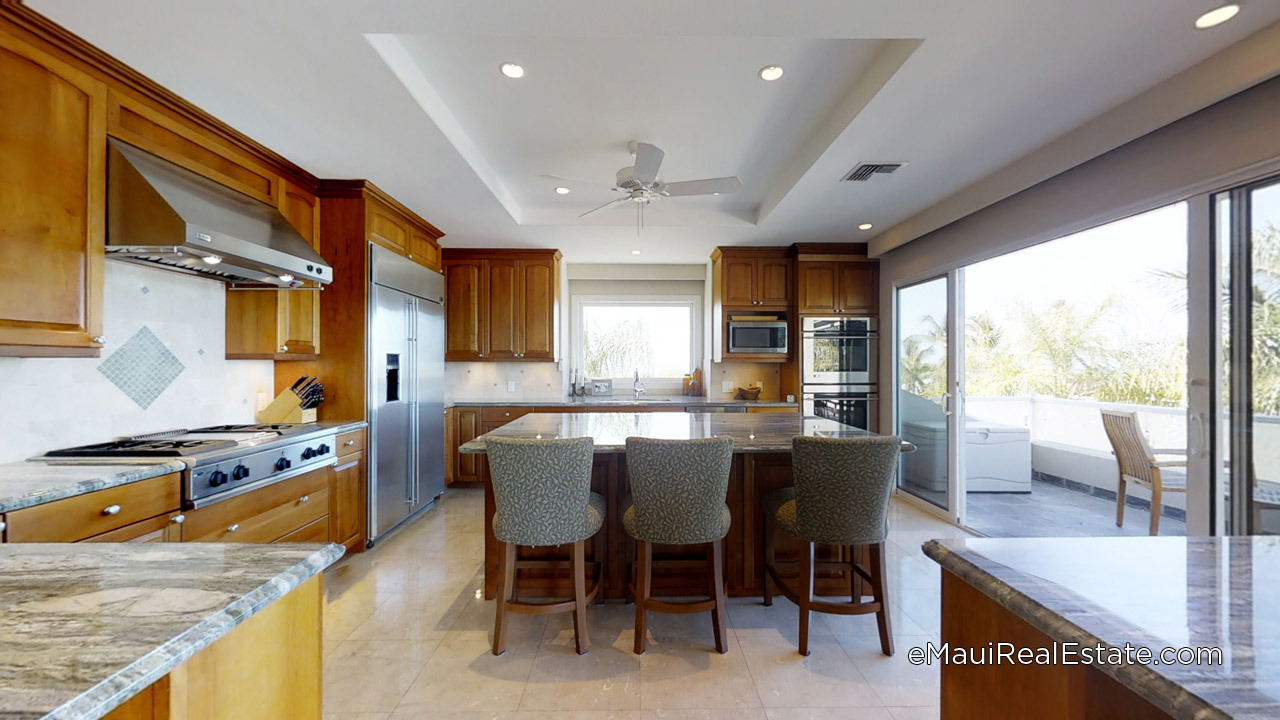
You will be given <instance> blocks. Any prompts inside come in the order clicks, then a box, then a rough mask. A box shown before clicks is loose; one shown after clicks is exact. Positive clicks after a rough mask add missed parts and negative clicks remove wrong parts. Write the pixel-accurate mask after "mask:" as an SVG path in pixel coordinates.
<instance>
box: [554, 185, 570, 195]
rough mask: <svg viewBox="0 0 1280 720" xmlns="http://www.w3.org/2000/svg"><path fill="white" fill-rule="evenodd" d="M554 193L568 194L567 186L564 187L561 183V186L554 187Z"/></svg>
mask: <svg viewBox="0 0 1280 720" xmlns="http://www.w3.org/2000/svg"><path fill="white" fill-rule="evenodd" d="M556 194H557V195H568V194H569V188H567V187H564V186H563V185H562V186H560V187H558V188H556Z"/></svg>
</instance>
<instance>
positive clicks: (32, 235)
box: [0, 27, 107, 357]
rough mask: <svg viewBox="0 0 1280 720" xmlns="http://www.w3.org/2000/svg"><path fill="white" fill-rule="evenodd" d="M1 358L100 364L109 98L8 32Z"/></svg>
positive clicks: (1, 161) (3, 37) (3, 72)
mask: <svg viewBox="0 0 1280 720" xmlns="http://www.w3.org/2000/svg"><path fill="white" fill-rule="evenodd" d="M0 77H3V78H4V81H3V82H0V108H3V109H4V110H3V115H4V119H3V120H0V188H3V192H2V193H0V355H21V356H27V357H32V356H48V355H90V356H93V355H97V354H98V352H99V350H98V348H99V347H101V343H102V342H103V341H104V338H102V337H100V336H101V334H102V272H103V268H102V263H103V242H104V238H105V233H106V229H105V228H106V215H105V198H106V180H107V175H106V146H107V140H106V117H107V88H106V85H104V84H103V83H102V82H100V81H98V80H96V79H94V78H93V77H91V76H89V75H88V74H86V73H84V72H81V71H79V70H78V69H76V68H74V67H72V66H71V65H69V64H67V63H65V62H63V61H61V60H60V59H58V58H56V57H54V56H53V55H50V54H47V53H45V52H42V51H41V50H39V49H37V48H35V47H33V46H32V45H30V44H27V43H25V42H23V41H22V40H20V39H19V38H17V37H15V36H13V35H10V34H8V33H6V32H5V31H4V29H3V28H2V27H0Z"/></svg>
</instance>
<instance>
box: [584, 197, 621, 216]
mask: <svg viewBox="0 0 1280 720" xmlns="http://www.w3.org/2000/svg"><path fill="white" fill-rule="evenodd" d="M630 199H631V197H630V196H628V197H620V198H615V199H613V200H610V201H609V202H607V203H605V204H603V205H601V206H599V207H593V208H591V209H590V210H588V211H586V212H584V213H582V214H581V215H579V216H578V217H580V218H584V217H586V216H588V215H590V214H591V213H593V212H595V211H597V210H603V209H605V208H607V207H609V206H610V205H615V204H617V203H620V202H626V201H627V200H630Z"/></svg>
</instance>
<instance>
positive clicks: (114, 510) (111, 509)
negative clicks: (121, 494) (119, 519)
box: [102, 505, 120, 515]
mask: <svg viewBox="0 0 1280 720" xmlns="http://www.w3.org/2000/svg"><path fill="white" fill-rule="evenodd" d="M102 514H103V515H119V514H120V506H119V505H108V506H106V507H104V508H102Z"/></svg>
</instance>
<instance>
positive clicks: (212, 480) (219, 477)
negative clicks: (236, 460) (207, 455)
mask: <svg viewBox="0 0 1280 720" xmlns="http://www.w3.org/2000/svg"><path fill="white" fill-rule="evenodd" d="M226 484H227V474H226V473H224V472H222V471H221V470H214V471H213V472H211V473H209V485H210V486H211V487H219V486H221V485H226Z"/></svg>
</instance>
